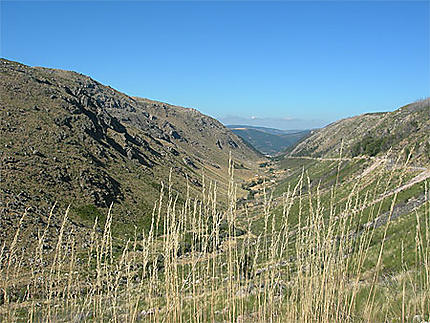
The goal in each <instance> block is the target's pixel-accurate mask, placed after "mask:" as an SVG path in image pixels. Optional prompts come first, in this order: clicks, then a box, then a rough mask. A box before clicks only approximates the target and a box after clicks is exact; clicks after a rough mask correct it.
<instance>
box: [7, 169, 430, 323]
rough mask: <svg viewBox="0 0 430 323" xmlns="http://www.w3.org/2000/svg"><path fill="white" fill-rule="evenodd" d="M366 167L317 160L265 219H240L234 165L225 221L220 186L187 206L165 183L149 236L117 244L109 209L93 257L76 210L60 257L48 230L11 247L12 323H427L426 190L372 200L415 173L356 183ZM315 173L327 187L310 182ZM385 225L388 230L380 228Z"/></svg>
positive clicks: (261, 215)
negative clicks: (413, 200) (401, 206)
mask: <svg viewBox="0 0 430 323" xmlns="http://www.w3.org/2000/svg"><path fill="white" fill-rule="evenodd" d="M361 163H362V162H361V161H357V162H355V161H354V162H353V163H351V164H346V165H343V164H339V163H336V162H334V163H333V162H327V165H325V164H323V163H320V164H317V163H313V162H312V163H309V165H310V167H312V168H311V169H310V170H309V171H308V172H307V173H306V172H305V171H302V172H298V173H296V174H295V175H296V176H294V178H293V177H292V178H291V179H290V181H289V182H288V181H284V182H283V183H282V185H283V186H282V188H281V189H282V191H279V190H280V189H279V188H278V189H277V191H275V195H279V196H281V197H280V198H278V200H280V201H281V202H279V201H276V203H275V201H274V200H272V198H271V197H270V196H267V195H266V197H265V198H264V200H263V203H262V205H261V206H260V207H259V208H257V211H252V210H248V209H246V208H245V209H243V210H238V209H237V203H236V200H237V198H236V190H237V188H236V186H235V185H234V182H233V170H234V167H233V165H230V176H231V180H230V185H229V188H228V203H227V207H226V208H223V209H222V210H220V209H218V208H219V204H218V202H217V187H216V185H215V184H211V185H210V186H209V187H208V186H204V187H203V188H202V194H201V198H200V200H196V199H191V198H190V197H188V198H186V200H185V201H184V202H181V201H179V200H178V196H177V195H176V194H175V193H174V191H173V189H172V186H171V184H168V185H167V186H164V185H162V188H161V190H162V192H161V194H160V199H159V201H158V202H157V203H156V205H155V206H154V209H153V216H152V222H151V225H150V230H149V232H148V231H147V230H144V229H143V228H137V227H136V232H135V235H134V238H133V239H127V241H125V240H122V239H121V236H117V235H114V234H112V220H113V217H114V216H115V215H114V214H113V213H112V212H111V211H110V212H109V213H108V214H107V215H106V216H103V217H101V216H97V215H96V219H95V222H94V224H93V225H94V226H93V230H91V231H90V232H89V235H90V243H88V244H87V245H85V246H82V245H79V240H77V239H76V238H75V236H74V235H73V232H71V231H70V230H69V226H68V212H66V213H65V214H64V215H63V222H62V226H61V227H60V228H59V230H58V240H57V242H56V247H55V248H53V249H52V250H45V248H44V246H45V244H44V239H45V234H46V231H44V232H40V233H39V238H38V239H37V240H36V241H29V242H28V243H30V244H32V245H33V249H32V254H30V255H29V253H28V249H27V250H26V251H25V252H24V251H23V249H22V248H21V246H20V243H21V242H20V233H21V232H20V229H18V231H17V232H16V234H15V238H14V239H13V241H12V242H10V243H8V244H6V243H3V245H2V246H1V249H0V266H1V267H0V277H1V285H0V288H1V296H0V297H1V299H0V302H1V306H0V317H1V318H2V320H4V321H10V322H13V321H31V322H38V321H54V322H57V321H59V322H61V321H100V322H101V321H113V322H136V321H145V322H190V321H192V322H208V321H210V322H247V321H256V322H297V321H300V322H307V321H312V322H314V321H318V322H344V321H350V322H363V321H366V322H385V321H390V322H405V321H412V320H413V319H414V317H415V321H417V320H425V319H427V320H428V319H430V318H429V313H430V293H429V291H430V259H429V256H430V223H429V222H430V204H429V201H428V196H429V191H428V186H427V183H421V184H420V185H418V184H417V185H415V186H413V187H411V188H410V189H409V190H408V191H405V192H400V193H395V194H391V195H387V198H384V199H382V200H381V201H379V202H377V203H372V201H375V200H377V199H378V198H380V197H381V195H383V194H386V193H387V192H390V191H392V189H393V188H395V187H398V186H400V185H402V184H403V183H404V182H405V181H407V180H409V179H410V178H411V177H412V175H411V174H410V173H408V172H407V171H406V170H404V169H403V170H402V169H396V170H393V171H390V172H386V173H380V174H377V173H375V174H372V175H373V176H371V177H370V178H371V180H369V179H363V180H360V181H358V180H354V178H352V176H353V175H352V174H353V173H354V172H353V171H352V170H354V169H357V168H359V167H361ZM312 175H314V176H315V177H317V178H318V179H319V180H318V181H316V182H315V181H314V182H312V179H311V176H312ZM321 179H325V181H322V180H321ZM312 183H320V185H318V184H312ZM321 183H322V184H321ZM329 183H330V184H331V185H328V184H329ZM416 194H423V195H424V196H425V197H426V199H425V202H424V203H422V204H421V205H420V206H419V207H417V208H415V209H413V210H412V211H411V212H409V213H407V214H403V215H402V216H401V217H397V218H394V216H392V215H393V214H394V210H395V206H396V205H397V204H398V203H403V202H406V201H407V200H408V199H409V198H410V197H411V196H416ZM52 212H55V209H54V210H53V211H52ZM255 212H257V214H255ZM51 216H52V215H51ZM381 216H385V219H386V220H385V221H382V222H376V219H380V218H381ZM23 221H25V215H23V217H22V219H21V222H23ZM374 223H379V224H378V225H374ZM101 224H102V225H101ZM48 225H49V223H48ZM99 227H102V228H103V229H102V230H100V229H98V228H99ZM239 229H240V230H239ZM419 316H420V317H419Z"/></svg>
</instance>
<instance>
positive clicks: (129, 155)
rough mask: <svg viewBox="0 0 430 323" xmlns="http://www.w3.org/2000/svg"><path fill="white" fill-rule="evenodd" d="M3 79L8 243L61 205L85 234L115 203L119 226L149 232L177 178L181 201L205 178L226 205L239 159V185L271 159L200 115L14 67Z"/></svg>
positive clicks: (79, 78)
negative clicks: (165, 187)
mask: <svg viewBox="0 0 430 323" xmlns="http://www.w3.org/2000/svg"><path fill="white" fill-rule="evenodd" d="M0 75H1V76H0V197H1V198H0V228H1V230H0V231H1V232H2V234H1V236H0V240H3V238H5V236H7V235H8V230H7V228H8V227H10V226H16V225H17V223H18V218H19V217H20V216H21V215H22V214H23V212H24V210H25V209H28V208H30V209H28V212H27V213H28V216H27V217H28V218H29V219H31V220H30V223H31V225H28V226H29V227H30V228H31V227H32V226H37V224H38V223H39V222H40V223H41V224H43V223H45V222H46V221H47V216H48V212H47V210H48V209H49V208H50V207H51V206H52V204H53V203H54V202H55V201H58V202H59V204H58V205H59V206H60V208H61V207H63V210H64V206H66V205H68V204H71V212H70V218H71V219H72V220H73V221H75V222H76V224H77V225H78V226H79V225H87V224H88V220H92V219H93V218H94V217H95V216H96V215H99V214H103V213H105V209H106V208H107V207H109V205H110V204H111V203H112V202H113V203H114V209H115V212H116V213H115V214H116V217H117V219H116V222H117V224H118V227H120V224H121V223H122V224H124V225H125V226H128V225H130V226H132V225H134V224H142V223H143V224H145V223H148V221H149V222H150V220H148V218H150V214H151V212H152V206H153V203H154V201H155V200H157V198H158V196H159V191H160V188H161V185H160V182H161V181H163V182H164V183H166V182H167V181H168V178H169V174H170V172H171V178H172V184H173V187H174V188H175V190H177V192H178V194H179V195H178V196H179V199H180V200H181V199H184V198H185V192H186V190H187V186H189V191H190V194H191V195H192V196H196V195H197V194H199V192H200V190H201V187H202V185H203V184H204V183H203V180H202V175H203V174H204V175H205V178H206V179H207V180H208V181H209V180H217V181H218V183H219V192H220V198H221V199H222V193H223V191H225V187H226V180H227V178H228V176H226V174H227V168H228V160H229V153H230V152H231V156H232V159H233V160H234V161H235V163H236V165H238V167H237V168H238V169H237V171H236V175H237V178H239V179H240V178H245V177H248V176H251V174H253V172H254V169H253V167H254V166H253V165H255V164H256V163H255V161H257V160H260V159H261V158H262V157H261V156H259V155H258V154H257V153H256V152H255V151H253V150H252V149H250V148H249V147H248V146H247V145H246V144H245V143H244V142H243V141H242V139H240V138H239V137H237V136H236V135H235V134H233V133H232V132H231V131H229V130H228V129H227V128H225V127H224V126H223V125H222V124H221V123H219V122H218V121H216V120H214V119H212V118H210V117H208V116H205V115H203V114H201V113H199V112H198V111H196V110H194V109H186V108H181V107H176V106H172V105H168V104H165V103H161V102H156V101H150V100H146V99H141V98H133V97H130V96H127V95H126V94H123V93H120V92H118V91H116V90H114V89H112V88H110V87H109V86H105V85H102V84H100V83H98V82H96V81H94V80H92V79H91V78H89V77H87V76H85V75H82V74H78V73H75V72H69V71H62V70H54V69H47V68H39V67H29V66H25V65H22V64H19V63H16V62H12V61H8V60H4V59H1V60H0ZM187 183H188V184H187ZM54 218H55V217H54ZM57 218H58V217H57ZM54 220H55V219H54ZM57 220H58V219H57ZM54 222H55V221H54ZM57 222H58V221H57ZM32 230H33V232H36V228H33V229H32Z"/></svg>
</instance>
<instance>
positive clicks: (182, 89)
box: [0, 1, 430, 129]
mask: <svg viewBox="0 0 430 323" xmlns="http://www.w3.org/2000/svg"><path fill="white" fill-rule="evenodd" d="M0 6H1V44H0V45H1V47H0V54H1V56H2V57H4V58H7V59H11V60H15V61H19V62H22V63H24V64H28V65H36V66H47V67H54V68H61V69H68V70H75V71H78V72H80V73H83V74H87V75H90V76H91V77H93V78H94V79H96V80H98V81H100V82H102V83H105V84H108V85H111V86H112V87H114V88H116V89H118V90H120V91H123V92H125V93H127V94H130V95H134V96H141V97H147V98H151V99H156V100H160V101H166V102H169V103H172V104H177V105H182V106H187V107H194V108H197V109H199V110H200V111H202V112H203V113H206V114H209V115H211V116H214V117H217V118H219V119H221V121H223V122H225V123H235V124H237V123H248V124H258V125H266V126H275V127H279V128H287V129H288V128H290V129H292V128H308V127H316V126H321V125H323V124H325V123H328V122H331V121H334V120H337V119H339V118H343V117H348V116H352V115H356V114H360V113H364V112H371V111H387V110H393V109H395V108H397V107H399V106H401V105H404V104H407V103H409V102H411V101H414V100H416V99H419V98H423V97H428V96H430V40H429V38H430V26H429V13H430V7H429V2H427V1H421V2H411V1H407V2H399V1H394V2H389V1H377V2H370V1H353V2H349V1H327V2H325V1H318V2H308V1H305V2H293V1H277V2H256V1H252V2H246V1H236V2H234V1H233V2H230V1H214V2H209V1H200V2H199V1H190V2H179V1H174V2H165V1H161V2H160V1H158V2H156V1H155V2H146V1H130V2H124V1H121V2H117V1H108V2H102V1H95V2H88V1H75V2H67V1H41V2H38V1H30V2H24V1H1V2H0Z"/></svg>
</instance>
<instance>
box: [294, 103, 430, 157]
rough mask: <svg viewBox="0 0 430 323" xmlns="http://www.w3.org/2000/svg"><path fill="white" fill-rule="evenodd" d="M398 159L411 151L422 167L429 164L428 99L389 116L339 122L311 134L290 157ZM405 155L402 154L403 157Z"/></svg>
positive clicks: (376, 115) (375, 114)
mask: <svg viewBox="0 0 430 323" xmlns="http://www.w3.org/2000/svg"><path fill="white" fill-rule="evenodd" d="M341 147H342V155H343V156H345V157H356V156H369V157H373V156H383V155H386V154H389V156H390V157H392V158H396V156H400V154H401V153H402V151H406V152H407V153H406V154H407V155H408V152H411V151H412V155H411V156H412V158H413V159H414V160H416V161H419V162H422V163H428V162H429V160H430V99H425V100H421V101H417V102H414V103H411V104H408V105H406V106H404V107H401V108H399V109H397V110H395V111H392V112H381V113H366V114H363V115H360V116H355V117H352V118H347V119H343V120H340V121H337V122H334V123H332V124H330V125H328V126H327V127H325V128H322V129H319V130H315V131H312V132H311V135H310V136H309V137H308V138H306V139H305V140H303V141H302V142H300V143H299V144H298V145H297V146H296V147H294V149H293V150H292V151H291V152H290V155H291V156H311V157H338V156H339V154H340V150H341ZM403 154H405V153H403Z"/></svg>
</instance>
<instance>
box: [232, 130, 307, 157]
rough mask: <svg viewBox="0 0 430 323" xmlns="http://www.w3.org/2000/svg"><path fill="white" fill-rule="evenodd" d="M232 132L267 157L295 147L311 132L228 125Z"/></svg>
mask: <svg viewBox="0 0 430 323" xmlns="http://www.w3.org/2000/svg"><path fill="white" fill-rule="evenodd" d="M227 128H229V129H230V130H231V131H232V132H234V133H235V134H236V135H238V136H240V137H241V138H242V139H243V140H245V141H246V142H248V143H249V144H250V145H252V146H253V147H254V148H255V149H257V150H258V151H260V152H261V153H263V154H266V155H276V154H278V153H281V152H283V151H285V150H286V149H288V148H290V147H292V146H294V145H295V144H297V143H298V142H299V141H300V140H302V139H303V138H305V137H306V136H308V135H309V134H310V132H311V131H310V130H280V129H275V128H266V127H256V126H249V125H227Z"/></svg>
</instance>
